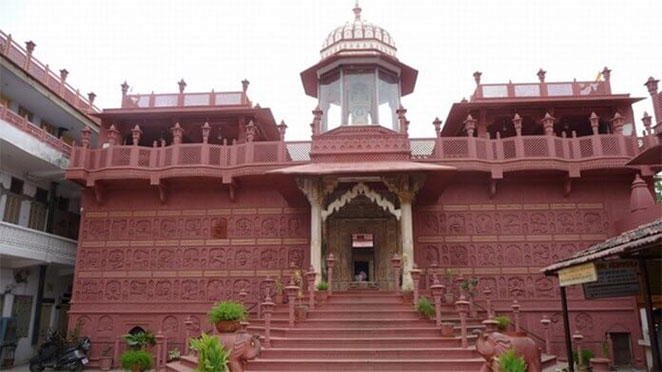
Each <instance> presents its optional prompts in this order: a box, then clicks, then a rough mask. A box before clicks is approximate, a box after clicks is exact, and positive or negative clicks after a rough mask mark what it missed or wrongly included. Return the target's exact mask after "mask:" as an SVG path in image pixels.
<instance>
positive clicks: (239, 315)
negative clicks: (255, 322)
mask: <svg viewBox="0 0 662 372" xmlns="http://www.w3.org/2000/svg"><path fill="white" fill-rule="evenodd" d="M207 315H208V316H209V322H210V323H212V324H214V323H217V322H219V321H222V320H245V319H246V308H245V307H244V305H242V304H240V303H238V302H234V301H222V302H219V303H217V304H216V305H214V307H212V308H211V310H209V312H208V313H207Z"/></svg>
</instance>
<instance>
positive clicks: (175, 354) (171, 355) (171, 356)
mask: <svg viewBox="0 0 662 372" xmlns="http://www.w3.org/2000/svg"><path fill="white" fill-rule="evenodd" d="M180 356H182V353H181V351H179V349H178V348H174V349H172V350H170V351H168V361H171V360H179V357H180Z"/></svg>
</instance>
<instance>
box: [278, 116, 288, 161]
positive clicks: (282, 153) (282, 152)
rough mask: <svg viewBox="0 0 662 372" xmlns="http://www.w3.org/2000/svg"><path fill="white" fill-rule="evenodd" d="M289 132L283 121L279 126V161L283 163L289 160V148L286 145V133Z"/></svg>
mask: <svg viewBox="0 0 662 372" xmlns="http://www.w3.org/2000/svg"><path fill="white" fill-rule="evenodd" d="M286 131H287V124H285V120H281V121H280V124H278V134H279V136H280V141H279V142H278V161H279V162H283V161H285V160H286V159H287V146H286V145H285V132H286Z"/></svg>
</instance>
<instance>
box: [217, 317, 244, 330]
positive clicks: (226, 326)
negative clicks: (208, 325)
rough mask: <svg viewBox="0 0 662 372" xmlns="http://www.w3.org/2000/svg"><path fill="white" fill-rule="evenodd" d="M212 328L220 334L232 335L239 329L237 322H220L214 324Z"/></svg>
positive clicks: (239, 325)
mask: <svg viewBox="0 0 662 372" xmlns="http://www.w3.org/2000/svg"><path fill="white" fill-rule="evenodd" d="M214 326H216V330H217V331H218V332H220V333H232V332H236V331H238V330H239V328H241V324H240V323H239V320H221V321H218V322H216V324H214Z"/></svg>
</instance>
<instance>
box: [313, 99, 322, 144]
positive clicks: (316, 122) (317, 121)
mask: <svg viewBox="0 0 662 372" xmlns="http://www.w3.org/2000/svg"><path fill="white" fill-rule="evenodd" d="M321 125H322V109H321V108H320V107H319V105H317V107H315V109H314V110H313V122H312V123H310V129H312V131H313V136H318V135H319V134H320V130H321V128H320V126H321Z"/></svg>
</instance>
